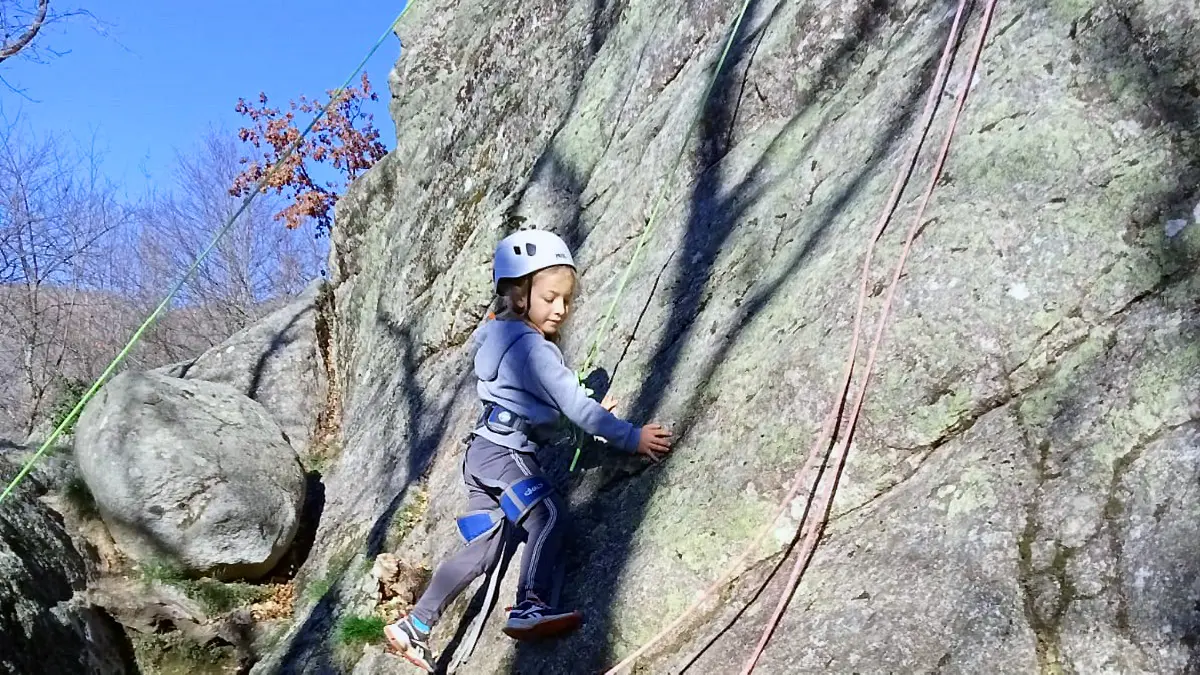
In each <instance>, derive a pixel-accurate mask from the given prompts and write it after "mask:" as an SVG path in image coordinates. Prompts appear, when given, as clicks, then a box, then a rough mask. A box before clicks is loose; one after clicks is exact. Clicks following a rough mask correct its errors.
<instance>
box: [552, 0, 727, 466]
mask: <svg viewBox="0 0 1200 675" xmlns="http://www.w3.org/2000/svg"><path fill="white" fill-rule="evenodd" d="M749 8H750V0H744V1H743V2H742V8H741V9H740V10H739V11H738V14H737V18H736V19H735V20H734V22H733V28H732V29H731V30H730V31H729V37H728V38H727V39H726V40H725V48H724V49H723V50H722V51H721V57H720V58H719V59H717V65H716V67H715V68H713V74H712V78H711V79H709V81H708V87H707V88H705V90H704V95H703V96H702V97H701V98H700V105H698V106H697V107H696V114H695V115H693V116H692V122H691V124H690V125H689V126H688V130H687V133H686V134H685V135H684V137H683V143H682V144H680V146H679V152H678V153H676V154H675V159H674V161H673V162H672V163H671V168H670V169H668V170H667V176H666V178H664V179H663V182H662V184H661V185H660V186H659V189H658V195H657V196H656V197H655V199H654V205H653V206H652V207H651V209H650V216H649V217H648V218H647V219H646V224H645V225H643V226H642V232H641V234H640V235H639V236H638V242H637V246H635V247H634V249H633V256H632V257H630V259H629V264H627V265H626V266H625V272H624V273H623V274H622V275H621V281H620V282H619V283H618V284H617V292H616V293H615V294H614V295H613V298H612V300H611V301H610V302H609V303H608V308H607V309H606V310H605V311H604V314H603V315H602V316H601V317H600V324H599V325H597V326H596V332H595V333H594V334H593V336H592V342H591V345H589V346H588V350H587V356H586V357H585V358H584V360H583V366H582V367H581V368H580V369H579V379H580V382H582V381H583V378H584V377H585V375H586V373H587V372H588V371H589V370H591V367H592V365H593V364H594V363H595V360H596V357H597V356H598V355H599V353H600V344H601V343H602V342H603V340H604V338H605V336H606V334H607V333H608V332H609V331H610V330H611V329H612V319H613V314H614V313H615V312H616V309H617V303H619V302H620V301H621V296H622V295H623V294H624V293H625V286H626V284H628V283H629V277H630V275H631V274H632V272H633V268H634V266H635V265H636V264H637V260H638V256H640V255H641V253H642V248H643V247H644V246H645V245H646V242H647V241H648V240H649V239H650V233H651V232H652V231H653V230H654V226H655V224H657V222H658V212H659V210H661V208H662V205H663V200H664V199H665V198H666V194H667V185H668V184H669V183H670V181H671V179H672V178H674V177H675V172H676V171H677V170H678V169H679V164H680V163H681V162H682V161H683V156H684V154H685V153H686V152H687V147H688V141H690V140H691V138H692V134H693V133H695V131H696V127H697V126H698V125H699V124H700V118H701V117H702V116H703V115H704V104H705V103H706V102H707V101H708V98H709V97H710V96H712V91H713V88H714V87H716V85H717V78H719V77H720V76H721V71H722V70H723V69H724V67H725V60H726V58H727V57H728V56H729V50H730V49H731V48H732V47H733V41H734V39H736V38H737V34H738V29H740V28H741V26H742V20H743V19H745V18H746V10H747V9H749ZM582 451H583V442H582V441H580V442H579V443H577V444H576V446H575V457H574V458H573V459H572V460H571V469H570V470H571V471H574V470H575V465H576V464H577V463H578V462H579V455H580V453H581V452H582Z"/></svg>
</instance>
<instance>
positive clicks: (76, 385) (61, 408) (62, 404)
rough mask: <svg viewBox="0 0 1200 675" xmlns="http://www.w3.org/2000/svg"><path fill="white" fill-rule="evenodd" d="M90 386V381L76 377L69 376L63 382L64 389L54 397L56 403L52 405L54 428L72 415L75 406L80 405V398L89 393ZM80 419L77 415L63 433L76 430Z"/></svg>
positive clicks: (51, 419) (51, 417) (51, 416)
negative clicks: (76, 423)
mask: <svg viewBox="0 0 1200 675" xmlns="http://www.w3.org/2000/svg"><path fill="white" fill-rule="evenodd" d="M89 387H91V383H90V382H86V381H84V380H80V379H76V378H69V379H67V380H66V381H64V382H63V386H62V389H61V390H59V392H58V396H57V397H56V398H55V399H54V405H53V406H51V407H50V423H51V424H52V425H54V426H53V428H55V429H57V428H58V425H60V424H62V423H63V420H65V419H67V415H70V414H71V411H72V410H74V409H75V406H76V405H79V400H80V399H82V398H83V395H84V394H86V393H87V390H88V388H89ZM78 419H79V418H78V417H76V418H75V419H73V420H71V423H70V424H68V425H67V426H66V427H64V428H63V433H64V434H70V433H71V432H73V431H75V422H76V420H78Z"/></svg>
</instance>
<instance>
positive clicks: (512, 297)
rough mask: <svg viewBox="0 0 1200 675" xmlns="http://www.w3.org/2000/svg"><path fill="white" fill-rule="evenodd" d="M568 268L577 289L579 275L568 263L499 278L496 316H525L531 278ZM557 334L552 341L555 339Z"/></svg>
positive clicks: (531, 282)
mask: <svg viewBox="0 0 1200 675" xmlns="http://www.w3.org/2000/svg"><path fill="white" fill-rule="evenodd" d="M563 268H566V269H569V270H571V273H572V274H573V275H575V284H576V286H575V290H576V292H578V290H579V286H578V284H579V275H578V274H575V268H573V267H571V266H570V265H554V266H553V267H546V268H544V269H540V270H538V271H536V272H533V273H532V274H526V275H525V276H523V277H518V278H516V279H501V280H500V283H499V284H498V285H497V286H496V301H497V305H496V311H495V314H496V316H497V317H504V316H508V317H512V318H521V319H523V318H525V313H526V312H528V311H529V296H530V294H532V293H533V279H534V277H536V276H537V275H539V274H541V273H542V272H547V271H549V270H557V269H563ZM557 337H558V336H557V335H556V336H555V338H554V340H553V341H557Z"/></svg>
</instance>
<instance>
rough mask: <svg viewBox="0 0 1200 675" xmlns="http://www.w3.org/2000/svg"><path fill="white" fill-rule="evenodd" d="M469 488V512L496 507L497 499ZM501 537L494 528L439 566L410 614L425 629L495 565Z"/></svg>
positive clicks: (498, 530)
mask: <svg viewBox="0 0 1200 675" xmlns="http://www.w3.org/2000/svg"><path fill="white" fill-rule="evenodd" d="M469 489H470V492H471V495H470V498H469V499H468V501H467V504H468V506H469V508H470V510H486V509H494V508H496V500H495V499H493V498H492V497H490V496H488V494H487V493H485V492H483V491H481V490H479V489H476V488H469ZM504 536H505V535H504V528H503V527H497V528H495V529H494V530H492V531H491V532H489V533H487V534H484V535H481V536H479V537H477V538H475V539H473V540H471V542H470V543H468V544H467V545H466V546H465V547H464V548H463V549H462V550H460V551H459V552H458V553H455V554H454V556H453V557H451V558H450V559H449V560H446V561H444V562H443V563H441V564H440V565H438V567H437V571H435V572H434V573H433V579H432V580H431V581H430V582H429V587H428V588H426V589H425V593H423V594H422V595H421V599H420V600H418V601H417V604H416V606H414V607H413V609H412V612H411V613H410V614H411V615H412V616H414V617H416V618H417V619H418V620H420V621H421V623H423V624H425V625H426V626H433V625H434V624H435V623H437V621H438V619H440V618H441V616H442V612H443V611H444V610H445V609H446V605H448V604H450V602H452V601H453V600H454V599H455V598H457V597H458V594H459V593H462V592H463V589H465V588H466V587H467V586H469V585H470V584H471V582H472V581H474V580H475V579H476V578H477V577H478V576H479V575H481V574H483V573H484V572H486V571H487V570H488V568H489V567H491V565H492V563H493V562H495V560H496V557H497V556H499V555H500V552H501V548H502V547H501V544H503V542H504Z"/></svg>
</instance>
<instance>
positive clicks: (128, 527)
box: [75, 373, 305, 579]
mask: <svg viewBox="0 0 1200 675" xmlns="http://www.w3.org/2000/svg"><path fill="white" fill-rule="evenodd" d="M75 454H76V457H77V459H78V462H79V470H80V473H81V474H82V476H83V478H84V480H85V481H86V482H87V485H88V487H89V488H90V489H91V491H92V494H93V495H95V498H96V503H97V505H98V506H99V508H100V512H101V515H102V516H103V518H104V522H105V524H106V525H107V526H108V528H109V530H110V531H111V533H112V535H113V538H114V539H115V540H116V542H117V544H118V545H119V546H120V547H121V550H122V551H124V552H125V553H126V554H128V555H129V556H131V557H132V558H134V559H135V560H138V561H143V562H150V561H154V562H159V563H170V564H175V565H178V566H180V567H182V568H183V569H185V570H187V571H190V572H193V573H196V574H206V575H209V576H213V577H216V578H220V579H234V578H243V577H245V578H257V577H259V576H261V575H263V574H265V573H266V572H268V571H269V570H270V569H271V567H272V566H273V565H274V564H275V563H276V561H278V560H279V558H280V557H281V556H282V555H283V553H284V551H285V550H286V549H287V547H288V546H289V545H290V544H291V542H292V538H293V536H294V535H295V533H296V529H297V526H298V523H299V513H300V507H301V504H302V503H303V501H304V485H305V484H304V474H303V471H302V470H301V467H300V463H299V461H298V460H297V458H296V453H295V451H294V450H293V449H292V446H291V445H290V444H289V443H288V442H287V440H286V439H285V438H284V435H283V433H282V432H281V431H280V429H279V427H278V426H276V424H275V423H274V422H273V421H272V420H271V419H270V417H269V416H268V414H267V412H266V410H264V409H263V407H262V406H260V405H259V404H257V403H255V402H254V401H251V400H250V399H248V398H246V397H244V396H242V395H241V394H239V393H238V392H236V391H234V390H233V389H231V388H230V387H227V386H225V385H220V384H213V383H210V382H202V381H195V380H180V379H176V378H170V377H164V376H162V375H155V374H139V373H123V374H121V375H119V376H117V377H116V378H113V380H112V381H110V382H109V383H108V384H106V385H105V386H104V388H103V389H102V390H101V391H100V393H99V394H98V395H97V396H96V398H94V399H92V401H91V402H89V403H88V406H87V408H85V409H84V411H83V414H82V415H81V416H80V418H79V422H78V424H77V425H76V432H75Z"/></svg>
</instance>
